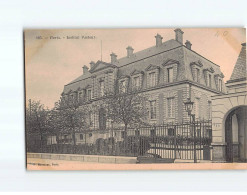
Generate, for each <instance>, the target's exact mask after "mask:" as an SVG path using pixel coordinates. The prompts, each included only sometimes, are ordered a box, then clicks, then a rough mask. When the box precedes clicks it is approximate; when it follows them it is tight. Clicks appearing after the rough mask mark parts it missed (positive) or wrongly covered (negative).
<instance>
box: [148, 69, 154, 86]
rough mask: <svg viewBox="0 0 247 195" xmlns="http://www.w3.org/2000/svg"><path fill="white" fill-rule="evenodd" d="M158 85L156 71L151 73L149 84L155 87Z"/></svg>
mask: <svg viewBox="0 0 247 195" xmlns="http://www.w3.org/2000/svg"><path fill="white" fill-rule="evenodd" d="M155 85H156V75H155V72H151V73H149V86H150V87H154V86H155Z"/></svg>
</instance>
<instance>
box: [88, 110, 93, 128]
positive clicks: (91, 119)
mask: <svg viewBox="0 0 247 195" xmlns="http://www.w3.org/2000/svg"><path fill="white" fill-rule="evenodd" d="M93 119H94V116H93V113H92V112H89V126H90V127H91V126H93Z"/></svg>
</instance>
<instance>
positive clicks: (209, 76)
mask: <svg viewBox="0 0 247 195" xmlns="http://www.w3.org/2000/svg"><path fill="white" fill-rule="evenodd" d="M208 86H209V87H212V76H211V74H209V75H208Z"/></svg>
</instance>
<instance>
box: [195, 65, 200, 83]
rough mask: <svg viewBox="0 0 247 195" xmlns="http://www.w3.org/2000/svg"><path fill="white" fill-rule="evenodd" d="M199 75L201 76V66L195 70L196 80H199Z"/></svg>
mask: <svg viewBox="0 0 247 195" xmlns="http://www.w3.org/2000/svg"><path fill="white" fill-rule="evenodd" d="M199 76H200V70H199V68H196V71H195V81H196V82H199Z"/></svg>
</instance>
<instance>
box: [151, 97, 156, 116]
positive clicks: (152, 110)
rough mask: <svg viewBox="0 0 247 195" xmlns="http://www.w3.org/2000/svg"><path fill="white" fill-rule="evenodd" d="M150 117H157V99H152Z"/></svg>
mask: <svg viewBox="0 0 247 195" xmlns="http://www.w3.org/2000/svg"><path fill="white" fill-rule="evenodd" d="M150 119H156V101H155V100H154V101H150Z"/></svg>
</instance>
